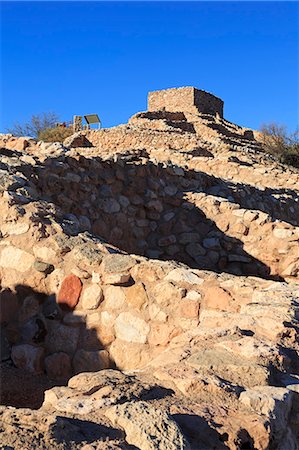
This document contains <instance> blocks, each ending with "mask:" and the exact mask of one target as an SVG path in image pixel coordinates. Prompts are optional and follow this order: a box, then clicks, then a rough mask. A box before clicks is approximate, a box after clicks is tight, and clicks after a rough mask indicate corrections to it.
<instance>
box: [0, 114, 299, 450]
mask: <svg viewBox="0 0 299 450" xmlns="http://www.w3.org/2000/svg"><path fill="white" fill-rule="evenodd" d="M85 137H86V138H87V139H88V141H89V142H91V143H92V144H93V145H94V147H90V148H84V147H82V148H81V145H83V144H82V143H84V139H85ZM81 138H82V139H81ZM80 139H81V140H80ZM0 140H1V142H0V143H1V145H2V146H3V149H1V150H0V157H1V167H0V172H1V173H0V195H1V215H0V231H1V234H0V237H1V239H0V280H1V288H2V290H1V292H0V321H1V360H2V361H4V362H3V364H4V366H3V367H4V370H6V369H5V368H13V367H15V368H17V369H16V370H20V371H28V373H29V374H30V376H32V377H43V376H47V377H48V379H50V380H51V381H54V382H55V383H57V384H66V382H67V381H68V380H69V384H68V386H67V387H66V386H56V387H54V388H53V389H51V390H48V391H47V392H46V395H45V402H44V405H43V406H42V408H41V409H40V410H38V411H30V410H26V411H23V410H19V411H16V410H14V409H9V408H8V409H7V410H5V409H2V410H1V411H0V413H1V414H0V417H1V420H2V421H3V427H1V429H2V428H3V429H5V431H3V432H1V433H2V435H3V438H2V441H3V442H4V445H6V446H11V447H13V448H14V446H15V448H18V446H19V448H20V442H22V445H21V446H22V448H32V445H34V446H35V448H54V449H55V448H57V449H60V448H63V447H61V445H64V444H62V443H63V442H65V441H67V442H68V445H69V447H68V448H71V449H76V448H85V450H91V448H98V449H100V448H124V449H129V448H132V447H131V446H134V447H136V448H140V449H144V450H148V449H159V450H160V449H163V448H165V449H171V448H182V449H187V448H191V449H194V450H196V449H198V448H206V449H207V450H208V449H209V450H210V449H211V450H212V449H217V450H218V449H219V450H220V449H225V448H226V449H227V448H229V449H233V450H240V449H242V448H243V449H245V448H248V449H258V450H266V449H272V447H273V449H275V448H277V449H283V450H284V449H286V450H295V449H298V444H297V442H298V441H299V440H298V435H296V433H297V432H298V414H299V412H298V405H299V402H298V375H297V374H298V372H299V361H298V352H299V347H298V317H299V313H298V293H299V286H298V281H297V280H298V270H299V258H298V240H299V228H298V219H297V217H298V216H299V215H298V201H297V199H298V191H297V190H296V189H297V187H298V185H297V184H298V172H296V171H295V170H290V169H286V168H285V167H282V166H279V165H278V164H276V163H275V162H273V161H270V160H268V159H267V158H266V157H265V156H263V155H262V154H261V153H259V149H260V147H259V144H258V142H257V141H255V140H254V138H253V135H251V134H250V133H249V132H248V130H246V129H242V128H241V127H238V126H236V125H233V124H230V123H229V122H227V121H225V120H224V119H222V118H221V117H219V115H208V114H200V115H194V114H193V113H190V112H189V113H188V111H187V112H186V111H185V112H180V111H179V112H175V111H172V112H169V111H150V112H146V113H139V114H137V115H136V116H134V117H133V118H132V119H130V122H129V124H128V125H126V126H120V127H115V128H113V129H110V130H101V131H99V132H97V133H95V132H92V131H90V132H84V133H82V134H80V133H79V135H76V136H74V139H73V140H71V139H70V140H69V143H65V145H64V146H62V145H61V144H53V145H51V144H47V145H45V144H44V143H36V142H35V141H32V140H28V141H26V143H25V141H24V140H22V142H21V141H18V140H17V139H16V138H12V137H9V136H2V137H1V139H0ZM79 145H80V147H79ZM84 145H85V144H84ZM67 146H69V147H70V148H69V149H67V148H66V147H67ZM72 147H76V149H74V148H72ZM296 183H297V184H296ZM128 253H130V254H128ZM182 263H183V264H182ZM121 370H124V371H125V373H123V372H121ZM129 371H131V372H129ZM74 374H77V375H76V376H74V377H73V378H71V377H72V376H73V375H74ZM4 389H9V386H6V387H5V388H4ZM5 398H9V395H7V396H6V397H5ZM6 403H8V404H13V405H16V406H19V405H18V404H17V399H16V400H15V402H13V401H11V402H9V401H7V402H6ZM33 421H35V423H36V425H34V426H30V431H29V432H28V423H31V424H32V422H33ZM16 429H18V433H16ZM296 430H297V431H296ZM28 433H29V434H28ZM17 434H18V436H20V437H18V438H17V437H16V435H17ZM297 434H298V433H297ZM18 439H19V440H18ZM105 439H106V442H103V441H104V440H105ZM82 446H83V447H82ZM284 446H285V447H284Z"/></svg>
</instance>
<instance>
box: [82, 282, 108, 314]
mask: <svg viewBox="0 0 299 450" xmlns="http://www.w3.org/2000/svg"><path fill="white" fill-rule="evenodd" d="M102 300H103V291H102V288H101V287H100V286H98V285H97V284H94V285H91V286H88V287H86V288H85V289H84V290H83V293H82V308H83V309H97V308H98V306H99V304H100V303H101V301H102Z"/></svg>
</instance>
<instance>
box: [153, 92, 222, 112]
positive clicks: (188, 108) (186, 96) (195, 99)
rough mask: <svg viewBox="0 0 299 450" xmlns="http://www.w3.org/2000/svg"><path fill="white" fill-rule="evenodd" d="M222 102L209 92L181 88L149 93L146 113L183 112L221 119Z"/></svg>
mask: <svg viewBox="0 0 299 450" xmlns="http://www.w3.org/2000/svg"><path fill="white" fill-rule="evenodd" d="M223 105H224V103H223V101H222V100H221V99H220V98H218V97H215V95H212V94H210V93H209V92H205V91H202V90H201V89H196V88H194V87H191V86H188V87H182V88H172V89H165V90H162V91H154V92H149V94H148V111H159V110H166V111H183V112H189V113H192V114H198V113H203V114H211V115H214V116H215V115H216V113H218V114H219V115H220V117H223Z"/></svg>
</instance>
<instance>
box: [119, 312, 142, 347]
mask: <svg viewBox="0 0 299 450" xmlns="http://www.w3.org/2000/svg"><path fill="white" fill-rule="evenodd" d="M149 330H150V327H149V325H148V323H147V322H145V320H143V319H141V318H140V317H138V316H136V315H134V314H132V313H130V312H123V313H121V314H120V315H119V316H118V317H117V319H116V320H115V335H116V337H117V338H119V339H122V340H123V341H127V342H135V343H140V344H145V342H146V340H147V336H148V333H149Z"/></svg>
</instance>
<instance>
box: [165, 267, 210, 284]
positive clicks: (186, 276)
mask: <svg viewBox="0 0 299 450" xmlns="http://www.w3.org/2000/svg"><path fill="white" fill-rule="evenodd" d="M165 280H166V281H173V282H174V283H188V284H191V285H195V284H197V285H201V284H202V283H203V281H204V280H203V279H202V278H200V277H199V276H198V275H196V274H195V273H194V272H192V270H188V269H181V268H178V269H174V270H172V271H171V272H170V273H169V274H168V275H167V276H166V277H165Z"/></svg>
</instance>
